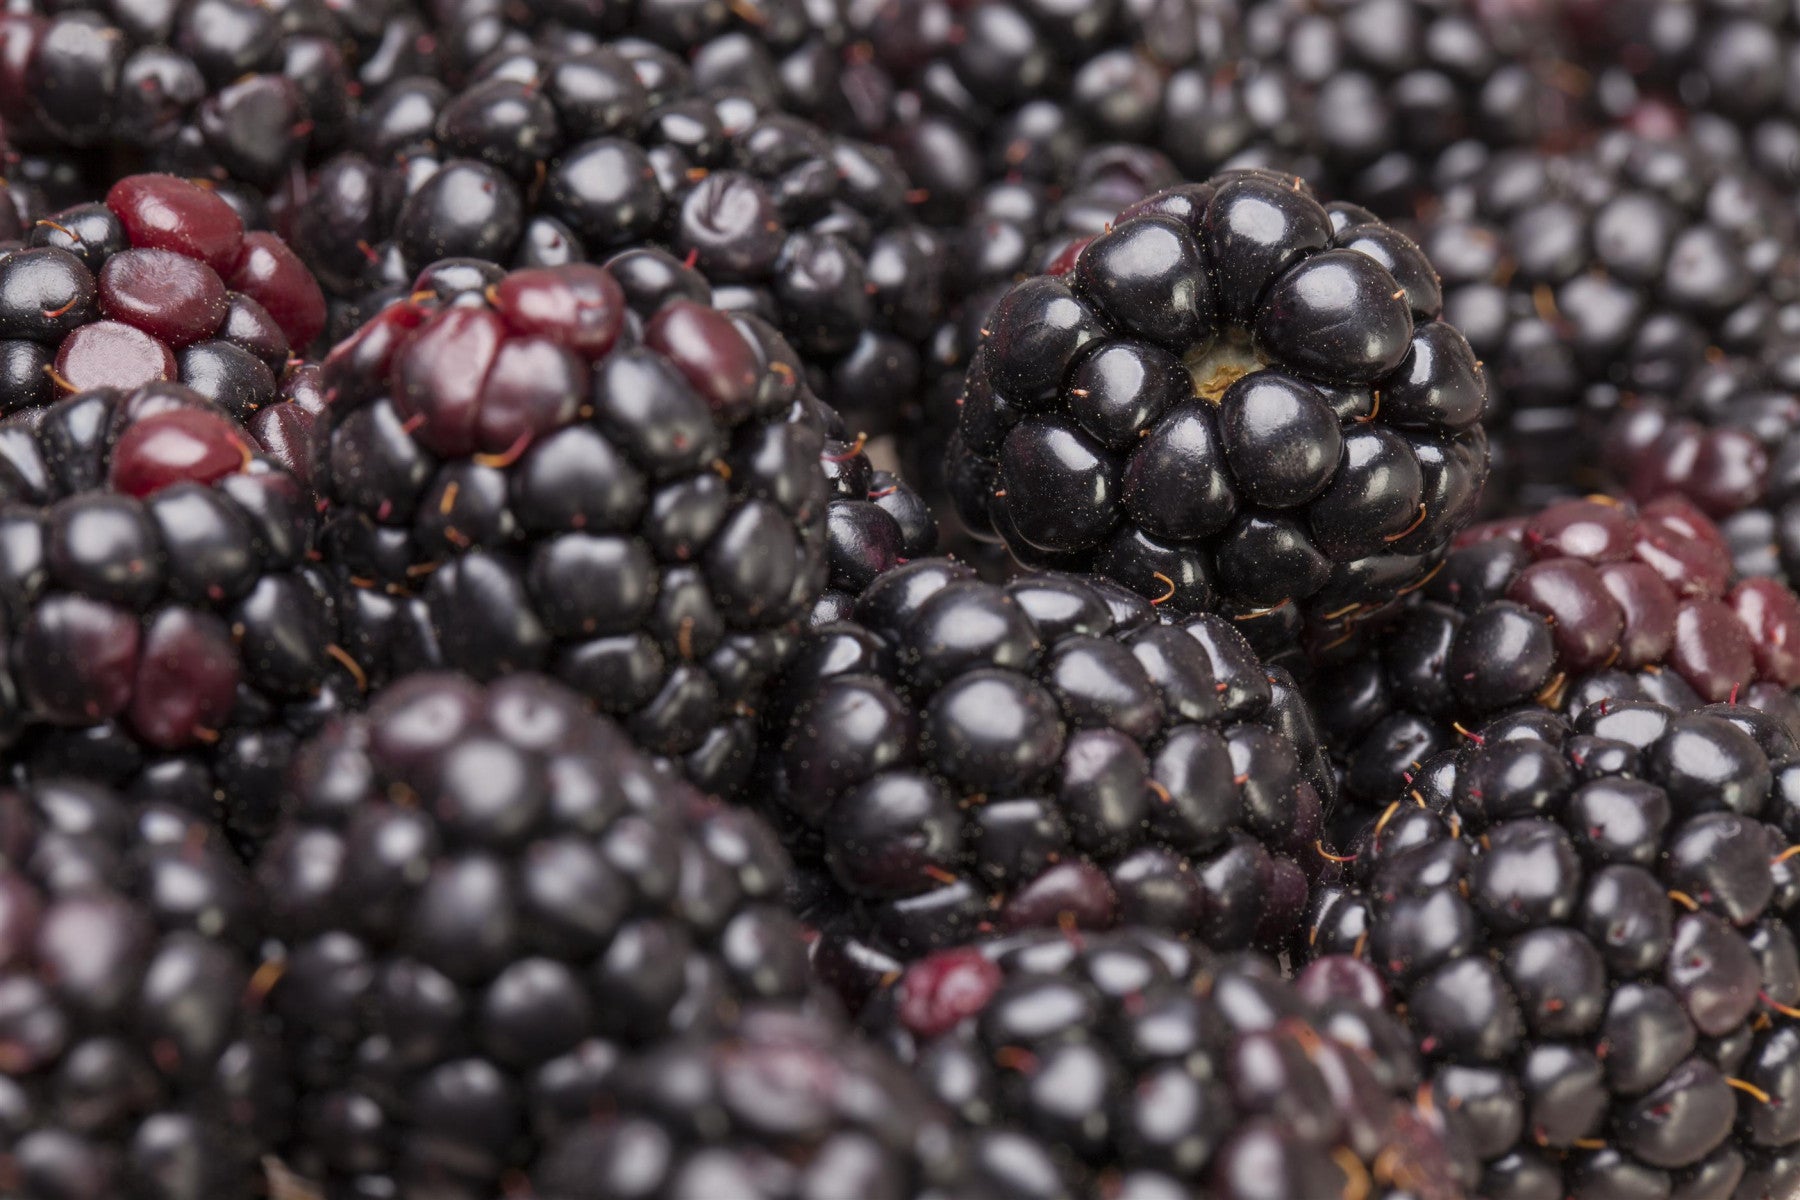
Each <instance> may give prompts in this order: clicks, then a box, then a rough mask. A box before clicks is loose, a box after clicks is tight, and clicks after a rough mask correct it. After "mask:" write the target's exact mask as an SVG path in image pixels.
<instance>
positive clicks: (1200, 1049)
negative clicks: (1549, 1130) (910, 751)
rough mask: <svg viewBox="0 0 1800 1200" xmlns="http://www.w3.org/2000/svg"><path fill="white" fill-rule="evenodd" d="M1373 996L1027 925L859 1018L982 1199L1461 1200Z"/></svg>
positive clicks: (1417, 1069)
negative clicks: (961, 1142) (959, 1125)
mask: <svg viewBox="0 0 1800 1200" xmlns="http://www.w3.org/2000/svg"><path fill="white" fill-rule="evenodd" d="M1385 1000H1386V995H1385V992H1384V990H1383V987H1382V983H1381V980H1380V977H1379V976H1378V975H1377V974H1376V973H1375V972H1374V971H1373V970H1372V969H1370V968H1369V967H1368V966H1367V965H1366V964H1363V963H1358V962H1354V961H1351V960H1349V959H1347V958H1341V957H1339V958H1328V959H1325V960H1323V961H1320V962H1318V963H1316V964H1314V965H1313V966H1312V967H1310V968H1309V969H1308V970H1307V971H1305V972H1303V973H1302V974H1301V975H1300V976H1299V978H1298V979H1295V980H1292V981H1289V980H1284V979H1283V978H1282V977H1281V974H1280V972H1279V971H1278V970H1277V969H1276V968H1275V965H1274V964H1273V963H1272V962H1267V961H1264V960H1260V959H1256V958H1253V957H1237V956H1223V957H1217V958H1214V957H1211V956H1209V955H1207V954H1206V952H1205V951H1203V950H1200V949H1197V948H1195V947H1193V946H1190V945H1189V944H1187V943H1185V942H1182V941H1178V940H1175V939H1173V938H1170V937H1168V936H1166V935H1163V934H1159V933H1154V932H1151V931H1147V930H1143V929H1138V928H1122V929H1118V930H1115V931H1112V932H1108V933H1096V934H1087V933H1074V932H1063V931H1057V930H1040V931H1036V932H1033V933H1027V934H1020V935H1015V936H1012V937H1006V938H1001V939H997V940H992V941H986V942H980V943H976V944H973V945H969V946H962V947H957V948H955V949H949V950H943V951H939V952H938V953H936V954H933V955H931V956H930V957H928V958H925V959H921V960H920V961H918V962H916V963H913V964H912V965H911V966H910V967H908V968H907V969H906V971H905V972H904V973H903V974H900V975H899V976H898V977H897V978H896V979H894V980H893V981H892V982H891V983H890V984H889V985H888V986H887V987H886V988H885V989H884V990H883V992H882V993H881V995H880V997H879V998H878V999H877V1000H876V1001H875V1002H874V1003H873V1004H872V1005H871V1006H870V1008H869V1009H868V1010H867V1011H866V1012H865V1013H864V1015H863V1024H864V1026H865V1028H867V1029H868V1030H869V1031H870V1033H871V1034H872V1035H873V1036H874V1038H875V1039H876V1040H877V1041H878V1042H879V1043H881V1044H883V1045H885V1046H888V1047H891V1048H892V1049H893V1050H894V1051H895V1052H896V1053H897V1054H898V1055H899V1057H900V1059H901V1060H902V1061H903V1062H905V1063H906V1064H908V1065H909V1066H910V1067H911V1068H912V1070H913V1073H914V1075H915V1076H916V1077H917V1078H918V1079H920V1080H921V1081H922V1082H923V1083H924V1084H925V1086H926V1088H927V1089H928V1090H929V1091H930V1092H932V1093H933V1094H934V1095H935V1096H936V1098H937V1099H938V1100H939V1101H940V1102H942V1103H943V1104H944V1105H945V1106H946V1107H948V1108H949V1109H951V1110H952V1111H953V1112H955V1113H956V1114H957V1115H958V1116H959V1117H960V1118H961V1119H962V1120H963V1121H964V1122H965V1123H966V1125H967V1126H968V1127H969V1129H970V1131H971V1147H970V1160H971V1165H972V1167H973V1173H974V1176H975V1178H977V1179H979V1180H980V1181H981V1182H982V1183H984V1184H986V1185H987V1186H990V1187H992V1188H993V1189H994V1194H996V1195H1002V1196H1032V1197H1043V1198H1045V1200H1051V1198H1055V1200H1075V1198H1077V1197H1087V1196H1098V1195H1105V1196H1117V1197H1121V1198H1122V1200H1174V1198H1176V1197H1191V1196H1206V1197H1216V1198H1217V1200H1251V1198H1253V1197H1254V1198H1259V1200H1260V1198H1262V1197H1273V1196H1281V1197H1319V1198H1321V1200H1323V1198H1325V1197H1339V1196H1343V1197H1351V1196H1363V1197H1371V1198H1376V1197H1379V1198H1381V1200H1401V1198H1403V1197H1404V1198H1406V1200H1458V1198H1460V1197H1463V1196H1465V1195H1472V1194H1473V1193H1472V1192H1468V1191H1465V1189H1466V1188H1468V1187H1469V1186H1470V1185H1472V1184H1473V1183H1474V1180H1475V1164H1474V1159H1473V1157H1472V1156H1471V1155H1470V1154H1469V1153H1468V1151H1467V1148H1466V1146H1465V1145H1463V1144H1462V1139H1461V1138H1460V1131H1459V1130H1458V1129H1457V1128H1456V1119H1455V1118H1454V1117H1447V1115H1446V1110H1445V1108H1444V1106H1443V1105H1442V1103H1441V1101H1439V1100H1438V1099H1437V1098H1436V1097H1434V1096H1433V1095H1432V1093H1431V1092H1430V1091H1429V1090H1428V1089H1426V1088H1423V1087H1421V1086H1420V1085H1421V1083H1422V1082H1423V1073H1422V1068H1421V1062H1420V1056H1419V1055H1418V1054H1416V1053H1415V1052H1414V1050H1413V1048H1412V1046H1411V1045H1410V1039H1409V1038H1408V1037H1407V1034H1406V1031H1405V1030H1404V1028H1403V1027H1402V1026H1401V1025H1400V1024H1399V1023H1398V1021H1397V1020H1396V1019H1395V1018H1394V1017H1393V1016H1392V1015H1390V1014H1389V1013H1388V1012H1387V1011H1385ZM1447 1125H1448V1127H1447Z"/></svg>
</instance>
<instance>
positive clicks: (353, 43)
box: [0, 0, 434, 208]
mask: <svg viewBox="0 0 1800 1200" xmlns="http://www.w3.org/2000/svg"><path fill="white" fill-rule="evenodd" d="M0 40H3V41H4V42H5V43H6V44H7V47H8V50H7V58H8V62H7V65H6V67H5V68H0V71H4V72H5V73H4V74H0V99H6V98H7V85H8V84H12V85H13V86H15V87H16V88H17V89H18V96H17V100H18V101H19V102H18V103H17V104H16V105H5V104H0V109H4V111H6V112H7V113H8V115H9V117H10V116H12V115H13V114H18V116H19V119H18V123H17V125H16V126H9V128H10V130H11V133H12V135H13V136H14V138H15V139H17V140H19V141H20V142H21V144H22V145H24V146H25V147H27V148H30V147H33V146H36V145H45V146H49V147H63V146H78V147H87V148H93V149H94V150H96V151H100V152H104V153H105V154H106V155H107V156H109V163H108V166H107V168H106V170H107V172H108V173H109V174H110V175H111V176H112V177H115V178H116V177H117V175H118V174H120V173H121V172H120V168H119V166H118V165H117V164H119V163H129V164H134V165H135V167H136V168H137V169H148V170H157V171H172V172H175V173H178V174H182V175H199V176H206V177H208V178H210V179H213V180H216V181H217V182H219V183H221V184H231V185H235V186H236V187H237V188H238V189H239V190H238V193H237V194H239V195H241V196H243V197H244V199H245V201H246V202H247V203H249V204H251V205H252V206H255V207H257V208H260V207H261V206H262V204H263V203H264V202H265V200H266V199H267V197H268V196H269V195H270V194H272V193H275V192H277V191H278V190H279V189H281V188H282V187H283V186H284V185H285V184H287V183H288V176H289V174H290V172H292V171H294V170H296V169H299V168H302V167H303V166H304V164H305V163H306V162H307V161H309V160H315V161H316V160H317V159H320V158H322V157H324V156H325V155H326V154H329V153H331V152H333V151H335V150H336V149H337V148H338V147H339V146H341V145H342V143H343V142H344V141H345V139H346V138H347V137H348V136H349V135H350V133H351V131H352V130H353V128H354V126H355V123H356V121H357V119H358V110H359V107H360V105H361V104H362V103H366V102H372V101H374V100H376V99H377V98H378V97H379V96H380V95H381V93H382V91H383V89H385V88H386V87H387V85H388V84H390V83H391V82H393V81H394V80H395V79H396V78H399V77H402V76H406V75H413V74H419V73H426V72H429V71H431V70H432V69H433V61H434V60H433V54H432V38H431V36H430V34H429V32H428V31H427V30H426V28H425V26H424V24H423V22H422V21H421V20H420V19H419V17H418V15H417V14H416V13H415V12H414V11H413V10H412V6H411V5H410V4H409V3H406V0H359V2H358V3H355V4H346V3H338V2H336V0H297V2H294V3H283V4H279V5H270V4H258V3H253V2H250V0H180V2H176V3H155V4H145V3H132V2H131V0H111V2H109V3H106V4H103V5H100V4H97V5H93V6H91V7H75V6H70V5H65V4H60V3H52V2H44V0H24V4H23V8H22V9H21V7H20V6H19V5H14V6H13V9H12V11H11V12H10V13H9V15H6V16H0ZM15 73H16V75H15Z"/></svg>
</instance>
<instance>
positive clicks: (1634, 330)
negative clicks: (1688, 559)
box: [1419, 131, 1800, 512]
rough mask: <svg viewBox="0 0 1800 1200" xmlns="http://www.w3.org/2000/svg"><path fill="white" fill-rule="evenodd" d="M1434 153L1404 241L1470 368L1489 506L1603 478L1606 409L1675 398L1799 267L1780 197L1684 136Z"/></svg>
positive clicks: (1790, 282) (1785, 290)
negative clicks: (1483, 394) (1475, 375)
mask: <svg viewBox="0 0 1800 1200" xmlns="http://www.w3.org/2000/svg"><path fill="white" fill-rule="evenodd" d="M1441 167H1442V171H1441V175H1440V184H1441V187H1442V207H1441V209H1440V210H1439V211H1438V213H1437V214H1436V215H1435V216H1433V217H1432V218H1431V219H1430V220H1428V221H1426V222H1425V223H1424V227H1423V228H1422V229H1421V230H1420V231H1419V241H1420V244H1421V245H1422V246H1424V248H1425V251H1426V253H1427V254H1428V255H1429V256H1430V258H1431V261H1432V263H1433V264H1435V266H1436V267H1437V269H1438V272H1439V275H1440V276H1441V279H1442V285H1443V293H1444V319H1445V320H1447V321H1450V322H1451V323H1453V324H1454V325H1456V327H1457V328H1458V329H1460V330H1462V332H1463V333H1464V334H1465V335H1466V336H1467V337H1468V339H1469V344H1470V345H1471V346H1473V347H1474V349H1475V353H1476V355H1477V356H1478V357H1479V358H1480V359H1481V361H1482V362H1483V363H1484V364H1485V366H1486V369H1487V373H1488V379H1489V383H1490V386H1491V389H1492V400H1493V411H1492V412H1491V413H1490V420H1489V434H1490V437H1491V438H1492V440H1493V444H1494V458H1495V470H1496V476H1495V479H1494V481H1493V484H1492V485H1491V486H1490V488H1489V496H1488V502H1489V507H1490V508H1491V509H1492V510H1493V511H1495V512H1505V511H1508V509H1509V507H1510V508H1512V509H1516V508H1518V507H1519V506H1536V505H1538V504H1541V503H1543V502H1544V501H1546V500H1548V499H1553V498H1558V497H1560V496H1564V495H1567V494H1568V490H1569V487H1570V482H1571V481H1572V480H1574V481H1578V482H1577V483H1576V486H1577V487H1586V488H1589V489H1594V488H1599V487H1603V486H1606V485H1607V484H1608V483H1609V480H1608V478H1607V476H1606V474H1605V473H1604V472H1603V471H1602V472H1596V470H1595V467H1596V465H1599V466H1601V467H1603V468H1604V467H1607V466H1609V464H1606V463H1603V462H1600V461H1599V460H1600V455H1599V454H1598V453H1597V450H1598V447H1599V443H1600V431H1601V429H1602V428H1603V427H1604V426H1605V424H1606V423H1607V421H1608V420H1609V419H1610V418H1609V414H1611V413H1612V412H1614V411H1615V410H1619V409H1622V408H1629V407H1630V406H1633V405H1637V404H1644V403H1649V402H1652V400H1653V398H1673V397H1675V396H1677V395H1678V394H1679V393H1680V392H1681V390H1682V388H1683V387H1684V385H1686V384H1687V382H1688V381H1689V380H1690V379H1691V378H1692V377H1693V376H1694V375H1695V373H1696V372H1697V371H1699V370H1700V369H1701V368H1702V367H1703V365H1704V364H1705V363H1706V361H1707V359H1708V358H1709V357H1714V356H1717V355H1718V354H1720V353H1725V354H1730V355H1744V354H1751V355H1753V354H1754V353H1755V352H1756V351H1757V350H1758V349H1760V347H1761V346H1762V344H1763V343H1764V341H1765V340H1766V339H1767V337H1768V336H1769V333H1768V331H1769V330H1770V328H1771V327H1772V325H1773V324H1774V322H1775V319H1776V316H1777V313H1778V312H1779V309H1780V307H1781V306H1783V305H1785V304H1787V303H1788V302H1789V301H1791V299H1792V298H1793V296H1794V288H1795V286H1796V280H1797V279H1800V272H1797V271H1796V263H1797V262H1800V258H1797V255H1796V251H1797V249H1800V240H1797V229H1796V224H1795V217H1794V214H1793V212H1792V211H1791V206H1790V205H1788V204H1787V203H1786V201H1785V200H1784V199H1783V197H1782V196H1781V195H1780V193H1779V192H1778V191H1776V190H1775V189H1774V188H1772V187H1771V186H1770V184H1769V183H1768V182H1767V181H1766V180H1765V179H1763V178H1761V177H1760V176H1759V175H1758V174H1757V173H1756V172H1755V171H1753V170H1751V169H1750V168H1748V167H1747V166H1746V165H1745V164H1744V163H1743V162H1742V161H1741V159H1739V158H1737V157H1735V156H1733V155H1730V154H1728V153H1721V152H1719V151H1718V150H1717V149H1716V148H1715V147H1712V146H1710V145H1708V144H1707V143H1705V142H1702V141H1700V140H1697V139H1694V138H1677V137H1670V138H1659V137H1652V136H1648V135H1640V134H1634V133H1630V132H1626V131H1613V132H1610V133H1607V134H1605V135H1603V136H1602V137H1601V138H1600V139H1599V140H1598V141H1597V142H1596V143H1595V144H1594V145H1593V146H1591V147H1590V148H1588V149H1585V150H1582V151H1579V152H1573V153H1569V154H1554V155H1544V154H1532V153H1528V152H1523V151H1517V152H1502V153H1498V154H1493V155H1491V156H1489V155H1487V154H1486V153H1485V152H1483V151H1476V152H1474V153H1471V154H1468V155H1459V156H1452V157H1447V158H1446V160H1445V162H1444V163H1443V164H1441ZM1613 469H1614V470H1615V471H1616V470H1617V468H1616V467H1614V468H1613Z"/></svg>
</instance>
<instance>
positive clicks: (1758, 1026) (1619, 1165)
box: [1311, 699, 1800, 1200]
mask: <svg viewBox="0 0 1800 1200" xmlns="http://www.w3.org/2000/svg"><path fill="white" fill-rule="evenodd" d="M1797 761H1800V760H1797V758H1796V743H1795V740H1794V737H1793V734H1792V732H1791V731H1790V729H1789V728H1787V727H1786V726H1785V725H1784V724H1783V723H1781V722H1780V721H1777V720H1775V719H1772V718H1771V717H1769V716H1768V715H1766V714H1763V713H1760V712H1757V711H1755V710H1754V709H1752V708H1750V707H1748V706H1738V705H1716V706H1712V707H1709V708H1706V709H1702V710H1700V711H1696V712H1691V713H1685V714H1678V713H1676V712H1674V711H1672V710H1671V709H1669V708H1666V707H1664V706H1662V705H1659V704H1654V703H1650V702H1647V701H1642V700H1624V699H1621V700H1617V701H1613V702H1610V703H1607V704H1596V705H1593V706H1590V707H1588V708H1587V709H1585V710H1583V711H1582V712H1581V714H1580V715H1579V716H1578V717H1576V718H1575V719H1574V720H1572V721H1570V720H1566V719H1564V718H1562V717H1560V716H1557V715H1556V714H1554V713H1551V712H1547V711H1545V710H1543V709H1534V710H1531V709H1528V710H1524V711H1521V712H1520V713H1517V714H1514V715H1512V716H1508V717H1502V718H1500V719H1499V720H1498V721H1496V722H1494V723H1493V724H1490V725H1488V726H1484V727H1482V728H1480V729H1479V730H1476V731H1474V732H1473V735H1472V736H1471V738H1470V739H1469V740H1468V742H1467V744H1466V745H1464V746H1462V747H1461V748H1460V749H1458V750H1455V751H1447V752H1445V753H1443V754H1441V755H1439V756H1436V757H1434V758H1432V759H1430V760H1428V761H1427V762H1426V763H1425V765H1424V767H1423V768H1422V770H1421V772H1420V775H1419V777H1418V780H1417V784H1416V786H1415V787H1414V788H1413V789H1412V790H1411V791H1410V792H1409V793H1404V794H1401V795H1400V798H1399V799H1398V800H1396V801H1395V802H1394V803H1392V804H1391V805H1390V806H1389V807H1388V808H1387V810H1386V811H1385V812H1383V813H1382V814H1381V815H1380V816H1379V817H1374V816H1367V815H1365V820H1364V827H1363V829H1362V830H1361V831H1360V832H1359V833H1358V834H1357V835H1356V836H1354V837H1353V838H1352V839H1351V841H1350V843H1349V845H1348V846H1347V847H1346V851H1347V852H1346V854H1345V855H1343V856H1341V858H1340V861H1341V862H1342V863H1343V868H1342V870H1343V876H1342V878H1341V879H1340V880H1337V881H1327V882H1325V883H1323V884H1322V885H1321V888H1320V890H1319V892H1318V894H1317V896H1316V899H1315V907H1314V913H1313V922H1312V924H1313V932H1312V936H1311V946H1312V953H1315V954H1324V955H1334V954H1346V953H1349V954H1355V955H1357V956H1358V957H1362V958H1365V959H1366V960H1367V961H1368V962H1369V963H1370V964H1372V965H1373V966H1374V967H1375V968H1376V969H1378V970H1379V971H1380V972H1381V973H1382V975H1383V976H1384V977H1385V979H1386V981H1387V985H1388V987H1389V989H1390V991H1391V995H1392V998H1393V1003H1394V1005H1395V1011H1397V1012H1400V1013H1401V1014H1403V1016H1404V1019H1405V1021H1406V1023H1407V1025H1408V1027H1409V1028H1410V1030H1411V1032H1412V1034H1413V1037H1414V1039H1415V1040H1416V1042H1417V1045H1418V1048H1419V1050H1420V1052H1421V1053H1422V1054H1423V1055H1424V1056H1425V1057H1426V1059H1427V1060H1428V1061H1429V1063H1430V1064H1431V1065H1430V1079H1429V1084H1428V1086H1429V1089H1430V1096H1431V1102H1432V1104H1433V1105H1434V1106H1436V1107H1438V1108H1441V1109H1447V1110H1449V1111H1452V1112H1456V1113H1459V1114H1460V1115H1461V1117H1462V1118H1463V1126H1464V1128H1465V1129H1466V1131H1467V1133H1468V1136H1469V1140H1470V1142H1471V1143H1472V1145H1473V1147H1474V1149H1475V1151H1476V1153H1477V1154H1478V1155H1479V1156H1480V1157H1481V1159H1482V1160H1483V1162H1484V1164H1485V1166H1484V1174H1483V1179H1482V1183H1481V1186H1480V1187H1479V1188H1478V1189H1477V1191H1478V1194H1480V1195H1481V1196H1484V1197H1487V1198H1488V1200H1548V1198H1556V1200H1560V1198H1561V1197H1565V1196H1683V1197H1690V1196H1692V1197H1714V1198H1718V1200H1725V1198H1727V1197H1757V1198H1759V1200H1773V1198H1774V1197H1781V1196H1792V1195H1794V1194H1795V1193H1796V1189H1800V1120H1796V1114H1800V1070H1797V1069H1796V1066H1795V1062H1796V1055H1795V1052H1796V1049H1797V1048H1800V1008H1797V1007H1796V1005H1797V1004H1800V952H1797V951H1796V947H1795V940H1794V918H1795V912H1796V907H1797V906H1800V875H1796V873H1795V869H1794V863H1793V858H1794V854H1793V851H1792V850H1791V849H1789V844H1790V843H1791V842H1793V841H1794V839H1795V835H1796V833H1797V832H1800V830H1797V829H1796V824H1795V820H1794V813H1795V808H1794V803H1793V783H1794V771H1795V767H1796V763H1797Z"/></svg>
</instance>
